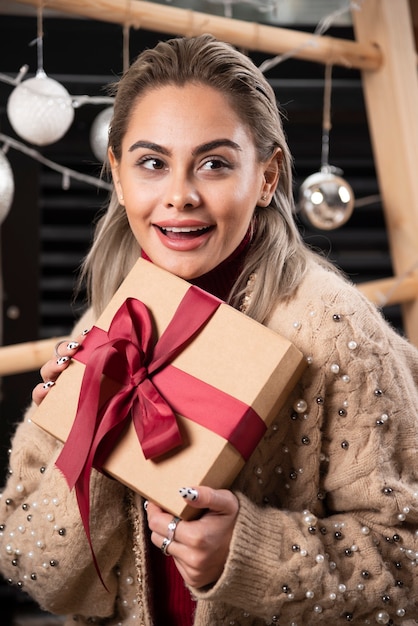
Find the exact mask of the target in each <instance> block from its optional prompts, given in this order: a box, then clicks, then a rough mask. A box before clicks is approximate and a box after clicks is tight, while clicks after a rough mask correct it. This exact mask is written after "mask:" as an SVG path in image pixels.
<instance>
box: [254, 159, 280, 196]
mask: <svg viewBox="0 0 418 626" xmlns="http://www.w3.org/2000/svg"><path fill="white" fill-rule="evenodd" d="M282 159H283V152H282V149H281V148H276V150H275V151H274V153H273V155H272V156H271V157H270V159H269V160H268V161H266V162H265V163H264V181H263V185H262V188H261V194H260V200H259V202H258V205H259V206H264V207H266V206H268V205H269V204H270V202H271V199H272V197H273V195H274V192H275V191H276V189H277V185H278V183H279V179H280V170H281V166H282Z"/></svg>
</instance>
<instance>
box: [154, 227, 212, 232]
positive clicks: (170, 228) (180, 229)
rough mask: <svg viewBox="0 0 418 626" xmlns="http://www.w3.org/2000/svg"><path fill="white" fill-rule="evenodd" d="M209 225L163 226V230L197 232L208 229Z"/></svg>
mask: <svg viewBox="0 0 418 626" xmlns="http://www.w3.org/2000/svg"><path fill="white" fill-rule="evenodd" d="M207 228H208V226H201V227H198V226H163V227H162V230H165V231H166V232H168V233H197V232H199V231H200V230H207Z"/></svg>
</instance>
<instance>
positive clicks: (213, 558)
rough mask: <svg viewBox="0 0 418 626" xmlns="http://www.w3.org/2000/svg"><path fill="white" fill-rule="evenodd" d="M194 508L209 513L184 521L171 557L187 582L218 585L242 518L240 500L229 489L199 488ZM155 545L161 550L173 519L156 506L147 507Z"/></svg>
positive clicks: (170, 553) (176, 537)
mask: <svg viewBox="0 0 418 626" xmlns="http://www.w3.org/2000/svg"><path fill="white" fill-rule="evenodd" d="M195 493H196V494H197V497H196V499H195V500H193V501H191V502H189V504H190V506H193V507H195V508H198V509H205V512H204V513H203V515H202V517H200V518H199V519H197V520H193V521H189V522H187V521H184V520H181V521H180V522H179V523H178V525H177V528H176V530H175V534H174V538H173V540H172V542H171V543H170V545H169V547H168V551H167V554H168V555H169V556H171V557H173V558H174V560H175V562H176V566H177V568H178V570H179V572H180V574H181V575H182V577H183V579H184V581H185V582H186V583H187V584H188V585H190V586H191V587H195V588H200V587H205V586H206V585H209V584H212V583H215V582H216V581H217V580H218V578H219V577H220V576H221V574H222V572H223V569H224V567H225V563H226V559H227V557H228V553H229V545H230V542H231V538H232V533H233V530H234V526H235V521H236V518H237V515H238V509H239V503H238V499H237V498H236V496H235V495H234V494H233V493H232V492H231V491H227V490H226V489H218V490H216V489H211V488H210V487H199V490H198V491H195ZM147 515H148V525H149V528H150V530H151V531H152V534H151V541H152V543H153V544H154V545H156V546H157V547H158V548H161V545H162V543H163V540H164V538H165V537H166V536H167V528H168V524H169V523H170V522H171V520H172V518H173V516H172V515H171V514H170V513H167V512H165V511H163V510H162V509H161V508H160V507H158V506H157V505H155V504H153V503H151V502H150V503H149V504H148V506H147Z"/></svg>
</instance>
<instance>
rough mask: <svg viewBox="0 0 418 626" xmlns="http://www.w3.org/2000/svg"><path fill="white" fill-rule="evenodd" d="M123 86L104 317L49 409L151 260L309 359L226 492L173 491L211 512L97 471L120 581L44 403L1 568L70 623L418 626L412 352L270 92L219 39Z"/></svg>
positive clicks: (62, 354)
mask: <svg viewBox="0 0 418 626" xmlns="http://www.w3.org/2000/svg"><path fill="white" fill-rule="evenodd" d="M115 93H116V100H115V109H114V118H113V121H112V124H111V130H110V135H109V163H110V166H111V171H112V176H113V182H114V189H113V192H112V197H111V199H110V203H109V207H108V210H107V213H106V214H105V215H104V216H103V218H102V219H101V221H100V223H99V225H98V228H97V233H96V238H95V241H94V244H93V246H92V249H91V252H90V254H89V255H88V257H87V259H86V263H85V266H84V277H86V278H87V281H88V285H89V289H90V294H91V298H90V303H91V306H90V309H89V310H88V312H87V313H86V315H85V316H84V318H83V319H82V320H81V321H80V323H79V324H78V325H77V328H76V329H75V330H74V335H73V337H74V338H75V339H76V340H71V341H69V343H68V345H67V346H64V345H61V346H59V352H58V358H56V359H53V360H51V361H49V362H48V363H47V364H46V365H45V366H44V367H43V368H42V370H41V374H42V378H43V380H44V383H43V384H40V385H38V386H37V387H36V388H35V390H34V392H33V399H34V405H35V406H36V404H39V403H40V402H41V401H42V399H43V398H44V397H45V395H46V394H47V393H48V390H49V388H50V386H51V385H52V384H53V383H54V381H55V380H56V379H57V377H58V376H59V374H60V372H61V371H62V369H64V368H65V367H67V365H68V363H69V360H70V359H71V357H72V356H73V355H74V354H75V353H76V351H77V347H78V345H79V343H80V341H82V338H83V336H82V333H81V331H82V329H83V328H88V327H89V326H90V325H91V324H92V323H93V321H94V319H95V318H96V317H97V316H98V315H99V313H100V312H101V311H102V310H103V308H104V307H105V306H106V304H107V303H108V301H109V300H110V298H111V296H112V295H113V293H114V292H115V290H116V289H117V287H118V286H119V285H120V283H121V281H122V280H123V278H124V277H125V276H126V274H127V272H128V271H129V269H130V268H131V267H132V265H133V263H134V261H135V260H136V259H137V257H138V256H139V255H142V256H143V257H144V258H146V259H148V260H149V262H151V263H155V264H156V265H158V266H160V267H163V268H165V269H167V270H169V271H170V272H172V273H173V274H176V275H177V276H180V277H181V278H183V279H185V280H187V281H189V282H191V283H194V284H197V285H199V286H200V287H202V288H203V289H206V290H208V291H210V292H211V293H214V294H215V295H217V296H219V297H221V298H223V299H226V300H227V301H228V302H230V303H231V304H232V305H233V306H234V307H236V308H240V309H241V310H242V311H243V312H244V313H245V314H247V315H249V316H251V317H253V318H255V319H256V320H258V321H259V322H261V323H263V324H265V325H267V326H269V327H270V328H272V329H274V330H275V331H277V332H279V333H280V334H282V335H283V336H285V337H287V338H288V339H289V340H291V341H292V342H293V343H294V344H295V345H296V346H297V347H298V348H299V349H300V350H301V351H302V352H303V354H304V355H305V357H306V359H307V362H308V367H307V369H306V371H305V373H304V374H303V376H302V379H301V381H300V383H299V384H298V385H297V387H296V389H295V391H294V392H293V393H292V395H291V397H290V398H289V400H288V402H287V403H286V405H285V406H284V408H283V409H282V410H281V411H280V414H279V415H277V419H276V420H275V422H274V424H273V425H272V427H271V428H270V429H269V430H268V431H267V433H266V435H265V437H264V438H263V440H262V441H261V443H260V444H259V446H258V447H257V449H256V450H255V452H254V453H253V455H252V457H251V458H250V460H249V461H248V462H247V464H246V465H245V467H244V469H243V470H242V472H241V473H240V475H239V476H238V478H237V479H236V481H235V482H234V484H233V485H232V487H231V489H230V490H212V489H210V488H208V487H201V486H197V485H179V490H180V493H179V498H180V497H185V498H187V499H188V500H189V501H190V504H191V505H192V506H194V507H196V508H198V509H201V513H202V514H201V516H200V517H199V518H198V519H197V520H194V521H180V522H178V521H177V520H173V519H172V516H171V515H170V514H169V513H167V512H165V511H163V510H161V509H160V508H159V507H157V506H156V505H155V504H153V503H151V502H149V503H144V502H143V501H142V499H141V498H140V497H139V496H138V495H135V494H132V493H131V492H130V491H129V490H128V489H127V488H125V487H124V486H122V485H121V484H119V483H118V482H116V481H114V480H111V479H109V478H107V477H106V476H103V475H101V474H99V473H97V472H94V473H93V477H92V483H91V496H90V497H91V520H90V525H91V533H92V539H93V545H94V549H95V553H96V556H97V560H98V564H99V567H100V572H101V574H102V577H103V582H104V583H105V586H106V588H105V587H104V586H103V585H102V583H101V582H100V580H99V578H98V576H97V573H96V571H95V569H94V565H93V563H92V558H91V553H90V550H89V548H88V544H87V541H86V538H85V536H84V530H83V527H82V524H81V521H80V515H79V512H78V508H77V505H76V502H75V497H74V494H73V492H72V491H69V490H68V487H67V485H66V483H65V480H64V478H63V477H62V475H61V474H60V472H59V471H58V470H57V468H56V467H55V466H54V463H55V460H56V458H57V456H58V454H59V452H60V450H61V444H59V443H58V442H57V441H55V440H53V438H52V437H50V436H49V435H47V434H45V433H43V432H41V431H40V429H38V428H37V427H36V426H35V425H33V424H32V423H31V421H30V415H31V410H33V409H30V410H29V412H28V414H27V417H26V419H25V421H24V422H23V423H22V424H21V425H19V426H18V428H17V431H16V433H15V435H14V439H13V445H12V452H11V457H10V467H11V474H10V476H9V479H8V482H7V484H6V487H5V489H4V493H3V497H2V501H1V516H0V521H1V522H3V523H4V526H3V531H2V536H1V555H2V556H1V569H2V572H3V573H4V575H5V576H6V577H7V578H8V579H10V582H11V583H15V584H18V585H19V586H21V587H22V588H23V589H24V590H25V591H26V592H27V593H29V594H30V595H31V596H32V597H33V598H35V599H36V600H37V601H38V602H39V604H40V605H41V606H42V607H44V608H45V609H47V610H48V611H51V612H54V613H58V614H62V615H67V618H66V621H65V624H66V625H69V624H73V623H74V622H77V623H80V624H90V623H98V624H106V625H112V626H116V625H123V626H127V625H135V624H143V625H146V626H149V625H151V624H156V625H158V626H159V625H160V624H173V625H182V626H183V625H188V626H189V625H190V626H191V625H192V624H195V625H197V626H213V625H214V624H219V625H220V624H222V625H225V624H231V625H232V624H234V625H236V626H238V625H239V626H249V625H251V626H261V625H264V624H283V625H293V626H296V625H298V626H302V625H304V626H305V625H309V626H313V625H314V624H330V625H331V624H332V625H334V624H343V623H345V622H352V623H353V624H374V623H378V624H392V625H401V624H402V625H404V626H409V625H411V624H414V623H416V622H415V620H418V604H417V600H416V598H417V597H418V577H417V575H416V572H417V568H416V566H417V564H418V537H417V531H416V529H417V523H418V470H417V464H416V453H417V442H418V426H417V418H416V415H417V408H416V407H417V406H418V389H417V377H418V353H417V350H416V349H415V348H414V347H412V346H411V345H409V344H408V343H407V341H406V340H405V339H403V338H401V337H400V336H399V335H398V334H396V333H395V332H394V331H393V330H392V329H391V328H390V327H389V326H388V325H387V323H386V322H385V321H384V320H383V318H382V316H381V315H380V313H379V312H378V311H376V309H375V308H374V307H373V306H371V305H370V304H369V303H368V302H367V301H366V300H365V298H364V297H363V296H362V295H361V294H360V293H359V292H358V290H357V289H356V288H355V287H354V286H352V285H351V284H349V283H348V282H347V281H346V280H345V279H344V278H342V277H341V276H340V275H338V274H337V272H335V271H334V270H333V269H332V268H331V267H330V266H329V265H328V264H327V262H326V261H325V260H323V259H322V258H321V257H319V256H316V255H315V254H314V253H312V252H311V251H309V250H308V249H307V248H306V247H305V245H304V244H303V242H302V241H301V238H300V236H299V233H298V231H297V228H296V227H295V224H294V221H293V217H292V211H293V201H292V178H291V157H290V154H289V150H288V147H287V145H286V141H285V138H284V134H283V130H282V127H281V122H280V117H279V113H278V111H277V106H276V102H275V97H274V94H273V91H272V89H271V88H270V86H269V85H268V83H267V81H266V80H265V79H264V77H263V75H262V74H261V73H260V72H259V71H258V70H257V68H256V67H254V65H253V64H252V62H251V61H250V60H249V59H248V58H247V57H245V55H242V54H241V53H239V52H237V51H235V50H234V49H233V48H232V47H230V46H229V45H227V44H224V43H220V42H217V41H216V40H215V39H213V38H212V37H211V36H206V35H205V36H200V37H196V38H182V39H173V40H170V41H168V42H165V43H159V44H158V45H157V46H156V48H154V49H153V50H148V51H145V52H143V53H142V54H141V55H140V56H139V58H138V59H137V60H136V62H135V63H133V65H132V67H131V68H130V69H129V70H128V71H127V72H126V74H125V75H124V76H123V78H122V79H121V81H120V82H119V83H118V85H116V87H115ZM57 420H59V414H57ZM144 505H145V506H144ZM167 557H168V558H167Z"/></svg>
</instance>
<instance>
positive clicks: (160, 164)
mask: <svg viewBox="0 0 418 626" xmlns="http://www.w3.org/2000/svg"><path fill="white" fill-rule="evenodd" d="M137 164H138V165H140V166H142V167H144V168H145V169H147V170H163V169H164V168H165V163H164V161H162V160H161V159H159V158H158V157H153V156H144V157H142V158H141V159H139V161H138V162H137Z"/></svg>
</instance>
